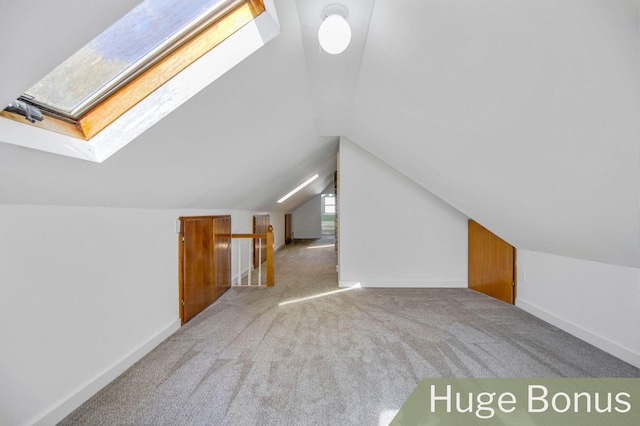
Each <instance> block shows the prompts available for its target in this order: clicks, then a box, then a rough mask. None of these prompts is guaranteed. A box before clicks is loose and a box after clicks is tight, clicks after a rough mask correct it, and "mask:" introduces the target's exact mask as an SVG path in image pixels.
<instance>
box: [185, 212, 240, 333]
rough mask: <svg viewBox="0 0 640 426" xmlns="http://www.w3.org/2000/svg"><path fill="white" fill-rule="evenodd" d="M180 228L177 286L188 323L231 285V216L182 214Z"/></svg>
mask: <svg viewBox="0 0 640 426" xmlns="http://www.w3.org/2000/svg"><path fill="white" fill-rule="evenodd" d="M180 231H181V232H180V238H179V240H178V242H179V287H178V288H179V293H180V295H179V296H180V318H181V319H182V323H185V322H187V321H189V320H190V319H191V318H193V317H194V316H196V315H197V314H199V313H200V312H202V311H203V310H204V309H205V308H206V307H207V306H209V305H210V304H211V303H213V302H214V301H215V300H216V299H217V298H218V297H219V296H220V295H221V294H222V293H224V292H225V291H226V290H227V289H228V288H229V286H230V284H231V217H230V216H195V217H181V218H180Z"/></svg>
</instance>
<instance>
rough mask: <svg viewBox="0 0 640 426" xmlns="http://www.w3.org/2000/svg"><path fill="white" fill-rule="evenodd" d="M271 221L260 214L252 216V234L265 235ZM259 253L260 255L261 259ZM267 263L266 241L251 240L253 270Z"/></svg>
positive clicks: (263, 239) (265, 215)
mask: <svg viewBox="0 0 640 426" xmlns="http://www.w3.org/2000/svg"><path fill="white" fill-rule="evenodd" d="M270 223H271V220H270V219H269V215H268V214H260V215H254V216H253V233H254V234H266V233H267V232H268V231H269V225H270ZM260 253H262V256H261V258H259V257H260ZM266 261H267V239H266V238H262V239H254V240H253V269H256V268H257V267H259V266H260V265H262V264H263V263H264V262H266Z"/></svg>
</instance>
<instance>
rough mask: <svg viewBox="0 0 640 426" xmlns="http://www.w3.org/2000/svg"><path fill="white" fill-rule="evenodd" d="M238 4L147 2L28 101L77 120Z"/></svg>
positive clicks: (62, 67)
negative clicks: (222, 12)
mask: <svg viewBox="0 0 640 426" xmlns="http://www.w3.org/2000/svg"><path fill="white" fill-rule="evenodd" d="M232 3H236V1H235V0H204V1H203V0H183V1H181V2H180V5H179V7H176V3H175V1H173V0H146V1H144V2H142V3H140V4H139V5H138V6H137V7H136V8H134V9H133V10H131V11H130V12H129V13H127V14H126V15H125V16H123V17H122V18H121V19H119V20H118V21H117V22H116V23H115V24H113V25H112V26H111V27H109V28H108V29H107V30H106V31H104V32H103V33H102V34H100V35H99V36H98V37H96V38H95V39H93V40H92V41H91V42H90V43H89V44H87V45H86V46H84V47H83V48H82V49H80V50H79V51H78V52H76V53H75V54H74V55H73V56H71V57H70V58H69V59H67V60H66V61H64V62H63V63H62V64H61V65H59V66H58V67H57V68H56V69H54V70H53V71H52V72H50V73H49V74H48V75H46V76H45V77H44V78H43V79H42V80H40V81H39V82H38V83H36V84H35V85H34V86H32V87H31V88H30V89H28V90H27V91H26V92H25V94H24V96H25V98H27V100H28V101H30V102H29V103H31V104H33V105H35V106H37V107H42V108H43V109H45V111H52V112H55V113H57V114H60V115H62V116H64V117H68V118H72V119H79V118H80V117H81V116H82V115H83V114H85V113H86V112H87V111H88V110H89V109H90V108H91V107H92V106H94V105H95V104H96V103H98V102H99V101H100V100H102V99H104V98H105V97H106V96H108V95H109V93H112V92H113V91H114V90H115V89H117V88H119V87H122V86H123V85H124V84H125V83H126V82H128V81H130V80H131V79H133V78H134V77H135V76H137V75H139V74H140V73H141V72H142V71H144V70H145V69H147V68H148V67H149V66H151V65H152V64H153V63H155V62H157V61H158V60H159V59H160V58H162V57H164V56H166V55H167V54H168V53H170V52H171V51H172V50H174V49H175V48H176V47H177V45H179V44H180V43H181V42H182V41H183V40H184V39H185V38H186V37H188V36H189V35H190V34H192V33H193V32H195V31H196V30H198V28H199V27H201V26H202V25H203V23H206V22H207V21H208V20H210V19H211V18H212V17H214V16H216V14H217V13H219V12H220V11H221V10H223V9H224V8H225V7H228V6H229V5H231V4H232Z"/></svg>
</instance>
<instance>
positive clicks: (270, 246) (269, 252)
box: [267, 225, 274, 287]
mask: <svg viewBox="0 0 640 426" xmlns="http://www.w3.org/2000/svg"><path fill="white" fill-rule="evenodd" d="M273 275H274V274H273V226H271V225H269V228H268V232H267V287H273Z"/></svg>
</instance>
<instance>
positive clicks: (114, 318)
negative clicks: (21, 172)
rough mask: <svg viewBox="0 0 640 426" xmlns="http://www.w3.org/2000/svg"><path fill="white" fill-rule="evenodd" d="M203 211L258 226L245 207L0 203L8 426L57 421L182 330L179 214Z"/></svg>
mask: <svg viewBox="0 0 640 426" xmlns="http://www.w3.org/2000/svg"><path fill="white" fill-rule="evenodd" d="M200 214H231V215H232V226H233V232H243V233H246V232H251V218H252V215H253V214H254V213H253V212H246V211H221V210H216V211H213V210H143V209H119V208H101V207H53V206H8V205H0V262H1V264H0V300H2V301H3V306H2V309H0V323H1V324H2V326H1V327H0V342H2V344H0V377H2V380H0V424H3V425H4V424H6V425H25V424H33V423H37V424H55V423H56V422H57V421H59V420H60V419H61V418H62V417H64V416H65V415H66V414H68V413H69V412H70V411H72V410H73V409H74V408H76V407H77V406H78V405H80V404H81V403H82V402H84V401H85V400H86V399H88V398H89V397H90V396H91V395H92V394H94V393H95V392H96V391H97V390H99V389H100V388H101V387H103V386H104V385H106V384H107V383H108V382H109V381H111V380H112V379H113V378H115V377H117V375H118V374H120V373H121V372H122V371H124V370H125V369H126V368H128V367H129V366H130V365H132V364H133V363H134V362H135V361H137V360H138V359H139V358H141V357H142V356H143V355H145V354H146V353H147V352H149V351H150V350H151V349H152V348H153V347H155V346H156V345H157V344H158V343H160V342H161V341H162V340H164V339H165V338H166V337H168V336H169V335H170V334H171V333H173V332H174V331H175V330H177V329H178V328H179V325H180V322H179V319H178V268H177V257H178V251H177V236H176V233H175V220H176V219H177V218H178V217H179V216H181V215H184V216H189V215H200ZM270 214H271V218H272V224H273V225H274V232H275V245H276V247H278V246H280V245H282V243H283V240H284V236H283V228H282V224H283V220H284V219H283V217H282V218H281V216H282V214H280V213H273V212H271V213H270ZM236 247H237V246H236ZM234 256H235V250H234ZM234 268H235V262H234ZM234 273H236V271H235V270H234Z"/></svg>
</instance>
